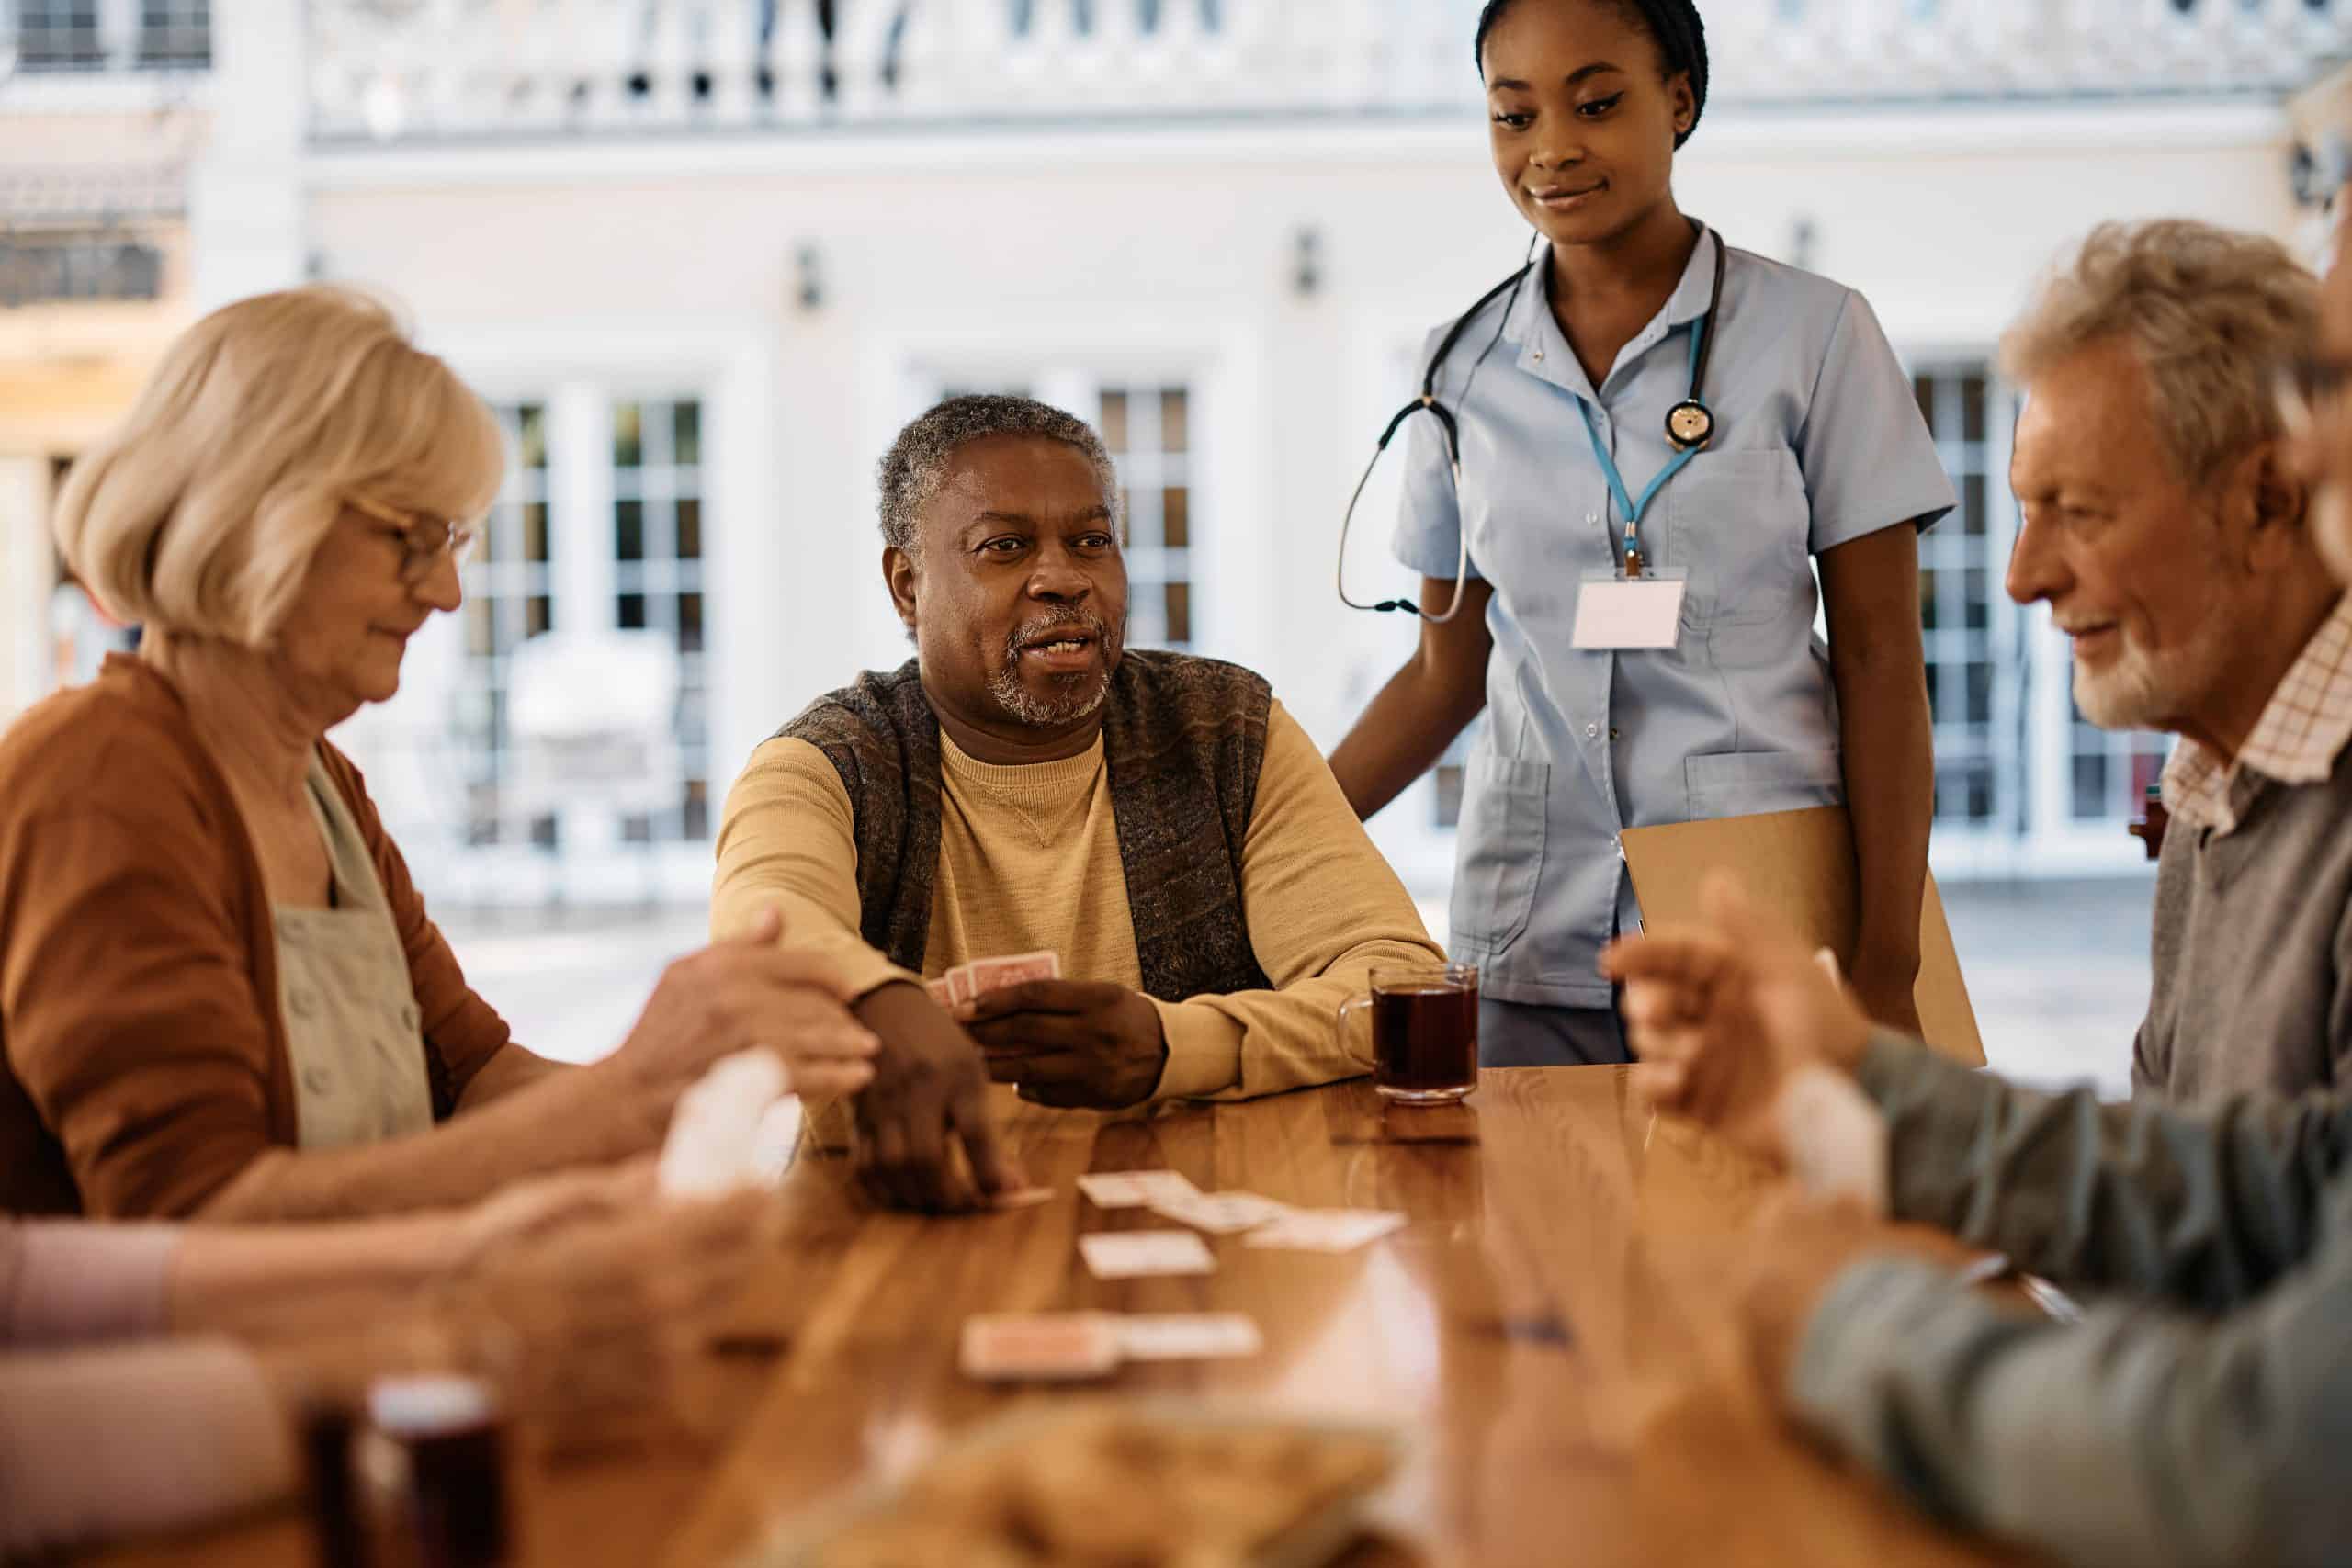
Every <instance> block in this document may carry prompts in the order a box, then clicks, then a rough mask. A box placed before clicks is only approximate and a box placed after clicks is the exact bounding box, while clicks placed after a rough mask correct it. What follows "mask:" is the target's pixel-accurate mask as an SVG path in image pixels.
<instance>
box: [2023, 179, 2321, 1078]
mask: <svg viewBox="0 0 2352 1568" xmlns="http://www.w3.org/2000/svg"><path fill="white" fill-rule="evenodd" d="M2318 331H2319V293H2318V282H2317V280H2316V279H2315V278H2313V277H2312V275H2311V274H2310V273H2309V272H2307V271H2305V270H2304V269H2303V268H2302V267H2301V266H2299V265H2296V263H2295V262H2294V261H2293V260H2292V258H2290V256H2289V255H2288V254H2287V253H2286V251H2285V250H2284V249H2283V248H2282V247H2280V246H2279V245H2278V244H2276V243H2273V242H2271V241H2269V240H2265V239H2257V238H2254V237H2251V236H2247V235H2241V234H2233V233H2230V232H2228V231H2223V230H2220V229H2215V228H2211V227H2209V226H2207V225H2204V224H2199V223H2190V222H2179V221H2167V222H2157V223H2149V224H2145V225H2139V226H2129V227H2127V226H2123V225H2109V226H2107V227H2104V228H2101V229H2100V230H2098V231H2096V232H2095V233H2093V234H2092V236H2091V237H2090V239H2089V240H2088V241H2087V242H2086V243H2085V245H2084V246H2083V249H2082V252H2081V254H2079V256H2078V257H2076V258H2075V261H2074V263H2073V264H2072V265H2071V266H2069V267H2067V268H2066V269H2065V270H2064V271H2063V272H2061V273H2060V274H2059V275H2058V276H2056V277H2054V278H2053V279H2052V280H2051V282H2050V283H2049V285H2048V286H2047V288H2045V289H2044V291H2043V293H2042V295H2041V298H2040V299H2038V300H2037V301H2036V303H2035V304H2034V306H2033V307H2032V309H2031V310H2030V311H2029V312H2028V314H2027V315H2026V316H2025V318H2024V319H2023V320H2022V321H2019V322H2018V324H2017V326H2016V327H2014V328H2013V329H2012V330H2011V332H2010V333H2009V334H2008V336H2007V339H2006V340H2005V342H2004V344H2003V360H2004V364H2005V367H2006V368H2007V371H2008V373H2009V375H2010V376H2011V378H2013V379H2015V380H2016V381H2017V382H2018V384H2020V385H2021V386H2023V387H2024V388H2025V389H2026V404H2025V409H2024V412H2023V413H2022V414H2021V415H2020V416H2019V419H2018V429H2017V442H2016V447H2015V455H2014V458H2013V461H2012V463H2011V467H2010V482H2011V485H2012V487H2013V488H2014V489H2015V490H2016V491H2017V495H2018V503H2019V505H2020V506H2021V508H2022V510H2023V518H2024V524H2023V527H2022V528H2021V529H2020V531H2019V533H2018V539H2017V546H2016V548H2015V551H2014V553H2013V554H2012V556H2011V557H2010V560H2009V571H2008V592H2009V595H2010V597H2012V598H2013V599H2016V600H2017V601H2018V603H2019V604H2030V603H2034V602H2036V601H2046V602H2048V604H2049V605H2050V608H2051V614H2052V619H2053V620H2054V621H2055V622H2056V624H2057V626H2058V629H2059V630H2061V631H2063V632H2064V633H2065V634H2066V635H2067V636H2068V637H2071V638H2072V639H2073V641H2074V653H2075V703H2076V705H2078V706H2079V707H2080V708H2081V709H2082V711H2083V714H2084V716H2086V717H2087V718H2089V719H2090V720H2091V722H2093V723H2094V724H2098V725H2100V726H2102V727H2103V728H2109V729H2162V730H2169V731H2172V732H2173V733H2175V734H2177V735H2178V736H2179V737H2180V738H2181V739H2180V744H2179V745H2178V747H2177V748H2176V750H2174V753H2173V756H2172V759H2171V761H2170V762H2169V763H2167V764H2166V766H2165V774H2164V803H2165V808H2166V810H2167V811H2169V812H2170V813H2171V827H2170V830H2169V832H2168V833H2167V834H2166V836H2165V846H2164V853H2163V856H2162V861H2161V864H2160V865H2159V868H2158V871H2157V879H2156V907H2155V925H2154V943H2153V947H2154V986H2153V987H2152V989H2151V992H2150V995H2149V999H2148V1012H2147V1017H2146V1020H2145V1021H2143V1023H2142V1025H2141V1027H2140V1033H2139V1038H2138V1040H2137V1042H2136V1043H2135V1045H2134V1048H2133V1055H2132V1082H2133V1085H2134V1088H2135V1090H2136V1091H2137V1092H2139V1093H2141V1094H2143V1095H2148V1094H2154V1095H2160V1096H2162V1097H2163V1098H2164V1099H2165V1100H2169V1101H2172V1102H2175V1103H2181V1104H2199V1103H2210V1102H2211V1101H2213V1100H2218V1099H2221V1098H2222V1097H2225V1096H2228V1095H2230V1094H2233V1093H2238V1092H2244V1091H2247V1090H2256V1089H2261V1090H2268V1091H2270V1092H2273V1093H2277V1094H2281V1095H2292V1094H2297V1093H2300V1092H2301V1091H2302V1090H2305V1089H2324V1088H2332V1087H2340V1086H2342V1085H2343V1083H2344V1081H2345V1078H2346V1074H2347V1072H2352V980H2347V976H2352V834H2347V833H2345V832H2343V831H2342V830H2341V825H2342V824H2343V823H2344V822H2345V821H2346V818H2347V816H2352V749H2347V747H2346V741H2347V740H2352V604H2347V602H2346V599H2345V597H2344V589H2343V587H2342V585H2341V584H2340V583H2338V582H2337V581H2336V580H2335V578H2334V577H2332V576H2331V575H2330V574H2329V572H2328V571H2327V570H2326V566H2325V563H2324V560H2323V558H2322V556H2321V554H2320V548H2319V545H2318V544H2317V542H2316V541H2315V540H2314V538H2313V533H2312V528H2311V527H2310V525H2309V524H2310V516H2309V513H2310V503H2309V491H2308V489H2307V487H2306V486H2305V485H2304V484H2303V483H2302V482H2301V479H2299V478H2298V477H2297V476H2296V475H2295V474H2294V473H2293V471H2292V470H2291V468H2290V465H2289V464H2288V462H2287V461H2286V460H2285V457H2284V445H2283V435H2284V432H2283V429H2282V425H2281V416H2280V412H2279V408H2278V400H2277V399H2276V398H2275V397H2274V395H2273V389H2272V386H2271V376H2272V373H2273V370H2274V367H2277V366H2278V365H2281V364H2284V363H2287V362H2289V361H2290V360H2291V359H2292V358H2293V357H2294V356H2295V355H2296V354H2297V353H2298V352H2299V351H2300V350H2301V349H2303V348H2304V347H2306V346H2307V345H2308V344H2311V343H2312V342H2313V341H2315V340H2316V338H2317V336H2318Z"/></svg>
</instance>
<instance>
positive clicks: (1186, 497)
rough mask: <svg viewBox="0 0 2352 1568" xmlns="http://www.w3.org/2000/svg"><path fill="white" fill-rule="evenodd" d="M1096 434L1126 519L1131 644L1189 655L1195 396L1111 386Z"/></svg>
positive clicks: (1102, 403) (1162, 388) (1170, 390)
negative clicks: (1108, 451) (1184, 651)
mask: <svg viewBox="0 0 2352 1568" xmlns="http://www.w3.org/2000/svg"><path fill="white" fill-rule="evenodd" d="M1095 428H1096V429H1097V430H1099V431H1100V432H1101V433H1102V435H1103V445H1104V446H1108V447H1109V448H1110V449H1111V460H1112V462H1113V463H1114V465H1115V466H1116V467H1117V468H1118V471H1119V496H1120V512H1121V513H1122V514H1123V515H1125V518H1126V520H1127V547H1126V558H1127V617H1128V631H1127V637H1128V640H1129V641H1130V642H1131V643H1133V644H1134V645H1136V646H1137V647H1140V648H1172V649H1187V648H1190V647H1191V646H1192V644H1193V641H1194V639H1195V637H1197V635H1198V632H1197V628H1196V626H1195V625H1194V611H1195V606H1194V604H1193V469H1192V394H1191V393H1190V391H1189V390H1188V389H1185V388H1183V387H1181V386H1106V387H1104V388H1103V389H1102V393H1101V400H1100V404H1099V410H1098V415H1097V418H1096V421H1095Z"/></svg>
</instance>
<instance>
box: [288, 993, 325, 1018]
mask: <svg viewBox="0 0 2352 1568" xmlns="http://www.w3.org/2000/svg"><path fill="white" fill-rule="evenodd" d="M286 1004H287V1006H288V1007H290V1008H292V1009H293V1010H294V1016H295V1017H297V1018H316V1017H318V1016H319V998H318V994H317V993H316V992H314V991H306V990H301V989H297V990H295V991H293V992H292V993H290V994H289V995H288V997H287V998H286Z"/></svg>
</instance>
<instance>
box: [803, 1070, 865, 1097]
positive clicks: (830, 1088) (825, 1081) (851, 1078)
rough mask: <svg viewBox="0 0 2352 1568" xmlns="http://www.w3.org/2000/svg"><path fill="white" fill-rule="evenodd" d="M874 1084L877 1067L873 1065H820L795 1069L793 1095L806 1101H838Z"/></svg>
mask: <svg viewBox="0 0 2352 1568" xmlns="http://www.w3.org/2000/svg"><path fill="white" fill-rule="evenodd" d="M873 1081H874V1066H873V1064H871V1063H869V1062H816V1063H809V1064H807V1065H804V1066H800V1067H798V1068H797V1069H795V1070H794V1072H793V1074H792V1086H791V1092H792V1093H794V1094H797V1095H798V1096H800V1097H801V1098H802V1099H803V1100H838V1099H840V1098H842V1096H844V1095H851V1094H855V1093H857V1092H858V1091H859V1090H860V1089H864V1088H865V1086H866V1085H868V1084H870V1083H872V1082H873Z"/></svg>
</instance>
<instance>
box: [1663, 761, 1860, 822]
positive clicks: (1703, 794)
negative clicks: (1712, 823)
mask: <svg viewBox="0 0 2352 1568" xmlns="http://www.w3.org/2000/svg"><path fill="white" fill-rule="evenodd" d="M1682 783H1683V787H1684V788H1685V789H1686V790H1688V791H1689V793H1690V796H1691V805H1690V809H1691V818H1690V819H1691V821H1693V822H1700V821H1708V820H1712V819H1713V818H1718V817H1752V816H1755V815H1757V814H1758V813H1759V812H1766V811H1802V810H1804V809H1806V808H1807V807H1815V806H1836V805H1838V804H1839V803H1840V802H1841V801H1843V800H1844V799H1845V788H1846V770H1845V764H1844V762H1843V761H1842V760H1841V759H1840V758H1839V756H1838V753H1837V752H1836V751H1722V752H1716V753H1713V754H1712V755H1707V756H1699V757H1686V758H1685V759H1683V762H1682Z"/></svg>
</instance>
